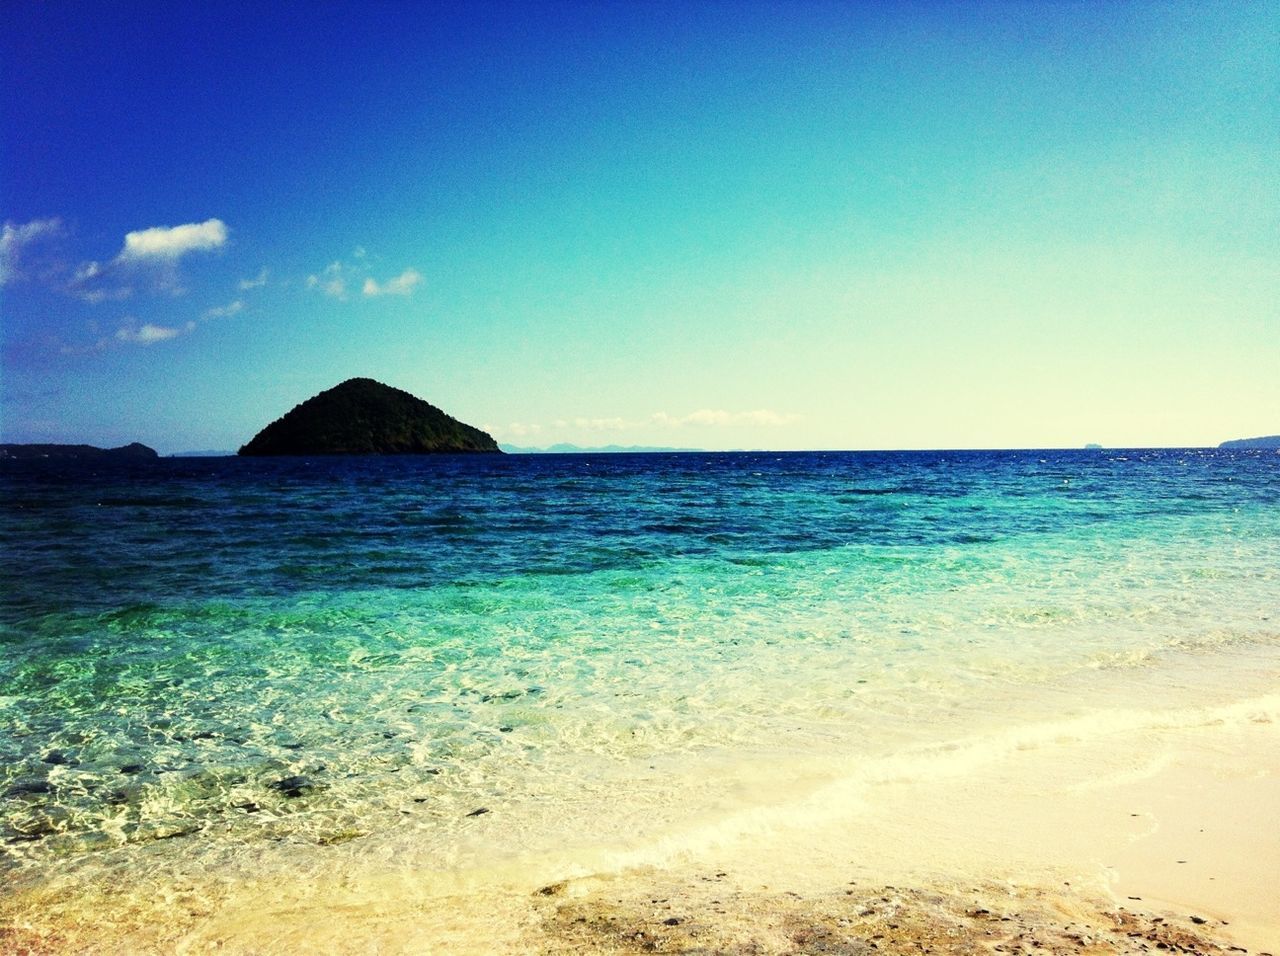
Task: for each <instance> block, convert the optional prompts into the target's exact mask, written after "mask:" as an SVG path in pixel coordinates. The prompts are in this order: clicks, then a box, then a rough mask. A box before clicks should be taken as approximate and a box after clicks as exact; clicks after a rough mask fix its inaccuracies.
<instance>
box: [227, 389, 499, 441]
mask: <svg viewBox="0 0 1280 956" xmlns="http://www.w3.org/2000/svg"><path fill="white" fill-rule="evenodd" d="M441 452H493V453H500V450H499V448H498V443H497V442H496V441H494V440H493V438H492V437H491V436H490V435H488V434H486V433H485V432H482V431H481V430H480V429H478V428H473V427H472V426H471V425H467V424H464V423H462V422H460V421H458V420H457V419H456V418H452V417H451V416H449V415H446V414H445V413H444V412H442V411H441V410H440V409H438V408H436V407H435V406H434V405H431V404H429V403H427V402H424V401H423V400H422V399H420V398H418V397H416V396H414V395H410V394H409V393H408V392H405V391H402V390H400V389H398V388H392V387H391V386H390V385H383V384H382V383H381V382H375V381H374V380H373V379H371V378H352V379H348V380H347V381H345V382H343V383H342V384H340V385H335V386H334V387H333V388H331V389H329V390H328V391H324V392H321V393H320V394H319V395H316V396H314V397H312V398H309V399H307V400H306V401H305V402H303V403H302V404H301V405H298V406H296V407H294V408H293V409H292V410H291V411H289V412H288V413H287V414H286V415H285V416H284V417H283V418H278V419H276V420H275V421H274V422H272V423H271V424H270V425H268V426H267V427H266V428H264V429H262V431H260V432H258V434H257V435H255V436H254V437H253V440H252V441H250V442H249V443H248V444H246V445H244V446H242V447H241V449H240V451H239V454H241V455H423V454H435V453H441Z"/></svg>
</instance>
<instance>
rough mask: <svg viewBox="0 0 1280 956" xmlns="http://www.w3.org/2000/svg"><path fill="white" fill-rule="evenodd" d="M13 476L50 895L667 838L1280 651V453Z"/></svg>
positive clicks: (898, 456) (12, 794)
mask: <svg viewBox="0 0 1280 956" xmlns="http://www.w3.org/2000/svg"><path fill="white" fill-rule="evenodd" d="M0 494H2V499H0V501H2V503H0V542H2V546H3V549H4V560H3V562H2V563H0V646H2V647H3V655H2V657H0V819H2V820H3V825H4V832H3V839H4V842H3V843H2V844H0V855H2V859H3V863H0V866H3V867H4V868H6V869H7V870H8V871H9V876H10V877H12V878H16V879H21V880H22V881H24V882H25V883H28V884H31V885H36V884H39V883H40V882H41V881H47V880H54V879H55V875H56V879H61V880H67V879H69V880H72V881H74V880H75V879H77V877H76V876H75V874H76V873H78V872H81V870H83V872H84V873H86V874H87V873H89V872H90V871H92V872H93V873H94V874H95V875H94V876H93V879H97V880H107V879H111V878H112V876H111V874H116V875H118V874H120V873H122V872H128V871H130V870H134V869H139V868H160V869H163V868H164V867H166V866H172V867H175V868H179V869H180V868H181V867H184V866H185V867H187V868H188V869H190V868H192V867H197V868H198V867H203V866H210V867H211V866H214V865H218V866H225V865H227V864H228V863H234V864H235V865H237V866H239V867H241V868H242V870H244V871H246V872H255V871H264V870H267V869H269V868H270V867H271V866H279V865H281V862H280V861H281V860H282V859H285V858H288V856H289V852H290V850H289V848H290V847H305V848H306V853H307V854H309V855H310V856H308V860H311V859H313V858H314V857H315V855H316V854H321V855H323V854H326V853H328V854H344V856H342V857H341V859H342V860H343V861H345V863H347V864H349V863H350V862H351V861H352V860H354V859H361V858H363V859H364V860H365V861H366V864H367V865H370V866H379V865H384V866H391V865H392V863H393V862H394V865H395V866H397V867H403V866H406V865H413V866H421V867H427V868H431V869H434V870H436V871H439V872H442V873H444V872H454V873H456V872H459V871H461V870H465V869H467V868H482V867H487V866H493V865H495V864H497V863H499V862H501V860H502V859H504V858H506V857H515V856H520V855H524V856H528V855H537V854H547V853H552V852H555V853H559V854H566V853H568V854H569V855H570V856H571V855H572V852H573V847H575V846H581V847H584V848H597V849H598V848H600V847H612V848H615V849H616V848H619V847H621V848H632V849H634V848H635V847H637V846H639V845H641V844H643V843H644V842H645V841H650V842H652V841H656V840H661V839H664V838H666V837H664V834H665V835H669V834H670V833H673V832H688V831H689V829H690V827H692V826H694V825H695V824H698V825H703V826H709V827H713V828H714V827H715V826H716V825H718V823H722V822H723V821H724V819H726V818H727V817H728V816H730V815H731V814H733V813H738V812H740V811H741V809H742V808H743V807H744V806H767V805H769V804H770V803H771V802H776V801H779V800H782V799H783V791H784V790H786V791H787V792H788V793H791V792H793V791H794V790H795V788H797V787H805V786H807V787H809V788H810V789H811V790H814V791H815V792H822V791H821V787H822V786H824V785H827V784H829V783H830V781H831V779H834V778H839V777H842V776H847V775H848V774H849V773H851V772H853V771H854V770H856V768H858V767H871V766H891V764H889V763H885V762H886V761H892V760H893V759H894V758H895V757H898V756H901V755H903V754H908V753H910V754H917V755H919V754H923V755H925V758H926V759H928V755H930V754H934V753H935V750H934V749H931V748H938V747H940V746H942V747H943V748H944V749H942V750H936V754H937V756H938V758H939V759H955V757H954V747H955V744H954V741H955V740H957V739H959V738H965V739H973V738H974V735H975V734H976V735H981V734H983V733H988V734H1000V733H1003V734H1005V735H1006V736H1007V735H1008V734H1009V733H1011V732H1013V730H1016V728H1018V727H1022V726H1026V727H1033V726H1035V725H1036V722H1037V721H1041V720H1050V719H1052V720H1061V719H1063V717H1064V715H1066V716H1067V717H1069V718H1070V719H1072V720H1078V721H1083V722H1084V723H1085V724H1087V723H1088V721H1089V720H1090V719H1091V715H1092V714H1094V713H1095V712H1099V713H1100V712H1101V708H1102V706H1103V705H1102V703H1100V702H1097V701H1091V700H1090V697H1089V694H1088V693H1087V688H1088V687H1089V686H1090V685H1091V683H1096V684H1097V685H1098V686H1099V687H1102V686H1104V685H1105V686H1107V687H1108V688H1112V689H1113V688H1114V681H1111V680H1110V678H1109V677H1108V675H1111V674H1113V673H1114V672H1115V671H1116V670H1117V669H1119V670H1126V669H1142V668H1150V667H1153V666H1157V665H1158V664H1159V662H1160V661H1161V660H1164V659H1167V658H1168V657H1169V656H1170V655H1178V654H1183V655H1185V654H1188V653H1192V654H1201V655H1205V656H1206V659H1211V658H1212V657H1213V655H1215V654H1219V653H1220V654H1227V653H1230V652H1232V651H1233V649H1238V648H1240V647H1242V646H1252V645H1256V646H1259V647H1266V648H1271V647H1274V645H1276V644H1277V642H1278V641H1280V624H1278V623H1277V621H1280V617H1277V615H1280V456H1276V455H1274V454H1266V453H1259V452H1226V451H1211V450H1159V451H1149V450H1148V451H1132V452H1118V453H1117V452H1096V451H1088V452H1079V451H1073V452H1043V451H1041V452H1000V453H979V452H931V453H894V454H873V453H815V454H772V453H771V454H757V453H736V454H714V455H713V454H680V455H639V456H503V457H487V456H486V457H460V458H453V457H441V458H392V459H387V458H369V459H317V460H314V461H306V460H264V459H247V460H240V459H187V460H162V461H160V462H158V463H155V464H152V465H145V466H116V467H108V468H103V467H101V466H94V467H83V466H81V467H76V466H68V465H65V464H49V465H44V464H40V463H36V464H22V463H4V465H3V468H0ZM1064 686H1070V687H1071V688H1072V690H1071V692H1070V695H1069V696H1064V692H1062V691H1060V688H1062V687H1064ZM1082 688H1085V689H1086V692H1084V693H1082V690H1081V689H1082ZM1218 703H1221V702H1218ZM1110 704H1114V700H1111V701H1110ZM1011 728H1012V729H1013V730H1011ZM1015 738H1016V733H1015ZM1002 739H1004V738H1002ZM1012 745H1015V746H1016V745H1019V744H1018V743H1017V740H1016V739H1015V740H1014V743H1013V744H1012ZM946 748H951V749H946ZM948 754H950V756H948ZM877 762H878V763H877ZM784 764H785V766H786V767H787V768H790V769H788V770H786V771H785V772H783V771H776V772H775V770H776V768H779V767H782V766H783V765H784ZM771 767H772V768H775V770H770V769H768V768H771ZM775 777H776V779H775ZM482 809H483V810H485V811H487V812H486V813H483V814H476V811H479V810H482ZM473 814H474V815H473ZM566 848H568V849H566ZM308 865H310V864H308ZM317 865H318V864H317ZM68 874H71V875H70V876H69V875H68Z"/></svg>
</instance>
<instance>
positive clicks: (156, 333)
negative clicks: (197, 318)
mask: <svg viewBox="0 0 1280 956" xmlns="http://www.w3.org/2000/svg"><path fill="white" fill-rule="evenodd" d="M195 327H196V324H195V323H194V322H188V323H187V324H186V325H184V326H182V327H177V326H169V325H153V324H152V323H150V322H146V323H144V324H142V325H138V326H123V327H122V328H120V329H117V330H116V341H117V342H127V343H129V344H132V345H155V344H156V343H157V342H165V341H168V340H169V339H176V338H177V337H178V336H179V335H182V334H183V333H184V332H190V331H191V330H192V329H194V328H195Z"/></svg>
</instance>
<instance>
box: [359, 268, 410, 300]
mask: <svg viewBox="0 0 1280 956" xmlns="http://www.w3.org/2000/svg"><path fill="white" fill-rule="evenodd" d="M421 284H422V274H421V273H419V272H418V270H417V269H405V270H404V272H402V273H400V274H399V275H398V276H396V277H395V278H394V279H388V280H387V281H386V282H384V283H382V284H381V285H379V284H378V283H377V282H375V281H374V280H373V279H372V278H368V279H365V280H364V288H363V289H362V290H361V291H363V292H364V294H365V295H367V296H377V295H412V294H413V290H414V289H416V288H417V287H418V286H420V285H421Z"/></svg>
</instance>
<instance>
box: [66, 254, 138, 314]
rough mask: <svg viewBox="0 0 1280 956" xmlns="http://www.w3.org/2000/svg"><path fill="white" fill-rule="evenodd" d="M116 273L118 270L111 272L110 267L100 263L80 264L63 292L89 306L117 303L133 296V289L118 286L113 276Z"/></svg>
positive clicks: (118, 283) (116, 279) (115, 277)
mask: <svg viewBox="0 0 1280 956" xmlns="http://www.w3.org/2000/svg"><path fill="white" fill-rule="evenodd" d="M118 272H119V270H113V269H112V268H111V266H110V265H106V266H104V265H103V264H102V263H101V262H85V263H81V265H79V266H78V267H77V268H76V271H75V272H73V273H72V275H71V278H70V279H69V280H68V281H67V285H66V290H65V291H66V292H67V293H68V294H69V295H73V296H75V297H76V298H77V299H80V300H81V301H83V302H88V303H89V304H90V305H97V304H98V303H99V302H119V301H120V300H121V299H127V298H129V296H131V295H133V289H132V288H131V287H130V286H127V285H122V284H120V282H119V281H118V278H117V275H116V274H113V273H118Z"/></svg>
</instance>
